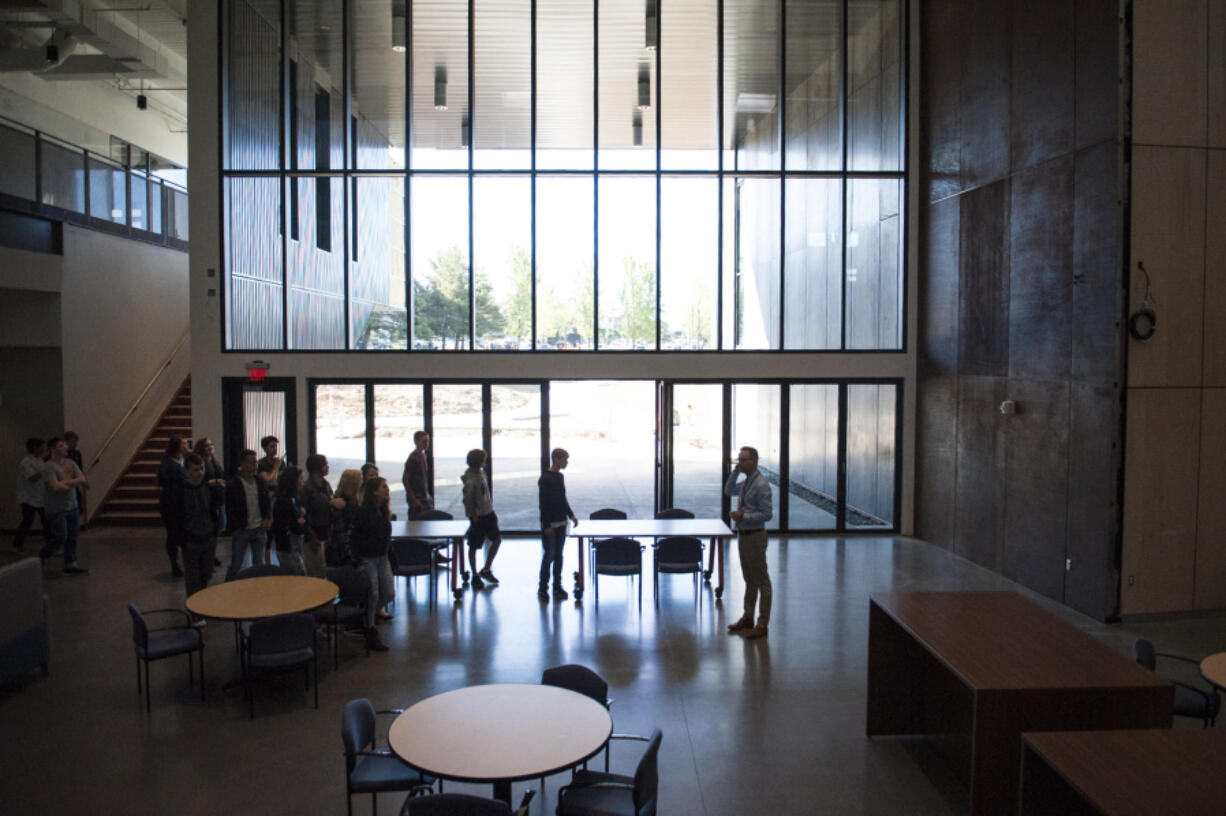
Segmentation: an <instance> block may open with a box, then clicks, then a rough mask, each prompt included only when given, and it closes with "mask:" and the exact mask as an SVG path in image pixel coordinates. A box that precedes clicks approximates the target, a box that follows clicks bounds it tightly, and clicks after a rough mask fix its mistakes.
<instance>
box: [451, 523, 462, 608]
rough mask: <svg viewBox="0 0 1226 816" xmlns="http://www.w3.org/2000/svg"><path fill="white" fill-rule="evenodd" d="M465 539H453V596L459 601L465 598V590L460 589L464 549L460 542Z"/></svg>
mask: <svg viewBox="0 0 1226 816" xmlns="http://www.w3.org/2000/svg"><path fill="white" fill-rule="evenodd" d="M463 540H464V539H462V538H453V539H451V595H452V597H453V598H455V599H456V600H457V601H458V600H460V598H463V597H464V590H463V589H462V588H461V587H460V553H461V551H462V550H463V548H462V547H461V546H460V542H462V541H463Z"/></svg>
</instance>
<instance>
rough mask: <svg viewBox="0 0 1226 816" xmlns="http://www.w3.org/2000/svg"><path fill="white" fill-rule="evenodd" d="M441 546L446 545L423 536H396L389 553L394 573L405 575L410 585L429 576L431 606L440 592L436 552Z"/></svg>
mask: <svg viewBox="0 0 1226 816" xmlns="http://www.w3.org/2000/svg"><path fill="white" fill-rule="evenodd" d="M431 512H433V511H431ZM441 546H445V545H441V544H439V543H437V542H434V541H426V540H425V539H422V538H396V539H392V549H391V553H389V555H391V556H392V559H391V560H392V575H393V576H397V575H399V576H403V577H404V578H405V583H406V584H407V585H408V586H410V587H411V586H412V584H413V581H412V579H413V578H416V577H418V576H420V575H425V576H428V578H429V583H430V596H429V602H430V605H431V606H433V605H434V596H435V594H437V592H438V584H437V583H436V579H437V578H438V569H437V568H436V562H435V558H434V554H435V552H436V551H437V550H438V549H439V547H441Z"/></svg>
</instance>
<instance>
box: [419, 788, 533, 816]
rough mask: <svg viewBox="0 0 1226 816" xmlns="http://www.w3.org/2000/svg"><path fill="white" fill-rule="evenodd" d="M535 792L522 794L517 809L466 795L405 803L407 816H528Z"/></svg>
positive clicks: (455, 794) (439, 794) (491, 800)
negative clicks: (513, 809)
mask: <svg viewBox="0 0 1226 816" xmlns="http://www.w3.org/2000/svg"><path fill="white" fill-rule="evenodd" d="M535 793H536V791H534V790H528V791H525V792H524V798H523V799H522V800H520V803H519V808H518V809H517V810H515V811H512V810H511V806H510V805H508V804H507V803H506V802H503V801H501V800H498V799H486V798H485V797H484V796H469V795H468V794H466V793H436V794H432V795H430V796H422V797H420V798H418V799H410V800H409V801H407V802H405V807H407V808H408V811H409V816H528V805H529V804H530V803H531V802H532V796H533V794H535Z"/></svg>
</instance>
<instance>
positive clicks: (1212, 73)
mask: <svg viewBox="0 0 1226 816" xmlns="http://www.w3.org/2000/svg"><path fill="white" fill-rule="evenodd" d="M1208 39H1209V55H1208V61H1209V70H1208V72H1207V73H1208V75H1209V146H1210V147H1226V80H1224V79H1223V77H1226V0H1209V36H1208Z"/></svg>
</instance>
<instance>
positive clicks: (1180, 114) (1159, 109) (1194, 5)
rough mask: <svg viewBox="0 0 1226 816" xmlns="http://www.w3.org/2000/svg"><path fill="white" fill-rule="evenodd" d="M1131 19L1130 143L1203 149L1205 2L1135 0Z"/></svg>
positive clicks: (1205, 48) (1190, 0)
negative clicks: (1131, 141) (1197, 146)
mask: <svg viewBox="0 0 1226 816" xmlns="http://www.w3.org/2000/svg"><path fill="white" fill-rule="evenodd" d="M1132 19H1133V48H1132V54H1133V66H1132V94H1133V101H1132V139H1133V143H1134V144H1143V145H1154V144H1161V145H1189V146H1192V145H1203V144H1204V143H1205V126H1206V111H1205V95H1206V93H1207V92H1208V73H1207V71H1208V64H1207V53H1208V49H1207V42H1208V40H1207V37H1208V35H1207V31H1206V28H1207V22H1208V7H1207V5H1206V0H1134V2H1133V10H1132ZM1215 81H1216V82H1220V81H1221V76H1220V75H1219V76H1218V77H1217V78H1216V79H1215Z"/></svg>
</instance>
